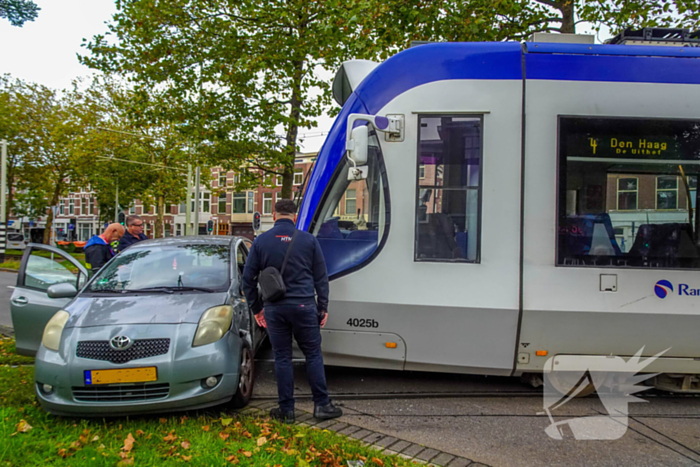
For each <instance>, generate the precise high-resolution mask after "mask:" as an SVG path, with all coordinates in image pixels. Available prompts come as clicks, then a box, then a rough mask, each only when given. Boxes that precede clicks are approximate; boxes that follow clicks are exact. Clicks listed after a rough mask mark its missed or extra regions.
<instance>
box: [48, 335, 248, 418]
mask: <svg viewBox="0 0 700 467" xmlns="http://www.w3.org/2000/svg"><path fill="white" fill-rule="evenodd" d="M196 328H197V325H196V324H190V323H183V324H173V325H165V324H157V325H122V326H104V327H103V326H99V327H90V328H70V329H65V330H64V336H63V338H62V339H61V348H60V349H59V351H58V352H55V351H51V350H48V349H46V348H45V347H44V346H43V345H42V346H41V347H40V349H39V352H38V353H37V359H36V364H35V381H36V393H37V397H38V399H39V401H40V402H41V405H42V407H43V408H44V409H45V410H46V411H48V412H50V413H52V414H56V415H75V416H121V415H132V414H145V413H155V412H170V411H181V410H192V409H199V408H204V407H209V406H213V405H217V404H221V403H224V402H227V401H229V400H230V399H231V398H232V397H233V395H234V394H235V392H236V389H237V386H238V377H239V375H238V364H239V361H240V348H241V338H240V337H239V336H238V335H237V334H236V333H234V332H228V333H226V335H224V337H223V338H222V339H220V340H219V341H217V342H214V343H212V344H207V345H203V346H200V347H194V348H193V347H192V338H193V336H194V333H195V330H196ZM115 331H117V332H116V334H115ZM117 334H119V335H127V336H129V337H130V338H132V339H135V340H138V339H153V338H169V339H170V346H169V348H168V351H167V353H165V354H162V355H158V356H153V357H147V358H139V359H136V360H131V361H129V362H127V363H121V364H115V363H111V362H109V361H105V360H97V359H92V358H81V357H78V356H77V355H76V348H77V344H78V342H79V341H108V340H109V339H111V338H112V337H114V336H115V335H117ZM144 367H156V369H157V380H156V381H153V382H148V383H129V384H108V385H102V384H100V385H97V384H95V385H88V384H86V383H85V371H90V370H109V369H125V368H144ZM210 376H215V377H217V378H218V383H217V384H216V385H215V386H214V387H213V388H208V387H206V386H205V385H204V384H203V381H204V380H205V379H206V378H208V377H210ZM44 384H49V385H51V386H52V390H51V392H50V393H49V394H47V393H45V392H44V391H43V385H44ZM91 391H95V394H99V397H97V396H93V395H88V396H87V397H86V396H85V395H86V394H89V393H90V392H91ZM98 399H99V400H98Z"/></svg>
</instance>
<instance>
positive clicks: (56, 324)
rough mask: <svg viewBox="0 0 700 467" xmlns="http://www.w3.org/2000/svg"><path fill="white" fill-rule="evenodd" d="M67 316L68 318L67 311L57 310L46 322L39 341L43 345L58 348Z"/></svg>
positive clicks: (52, 348) (53, 348) (48, 347)
mask: <svg viewBox="0 0 700 467" xmlns="http://www.w3.org/2000/svg"><path fill="white" fill-rule="evenodd" d="M68 318H70V315H69V314H68V312H67V311H63V310H59V311H57V312H56V314H55V315H53V316H52V317H51V319H50V320H49V322H48V323H46V327H45V328H44V335H43V336H42V337H41V343H42V344H44V347H46V348H47V349H50V350H58V346H59V345H60V344H61V334H62V333H63V327H64V326H65V325H66V321H68Z"/></svg>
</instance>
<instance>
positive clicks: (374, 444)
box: [240, 400, 488, 467]
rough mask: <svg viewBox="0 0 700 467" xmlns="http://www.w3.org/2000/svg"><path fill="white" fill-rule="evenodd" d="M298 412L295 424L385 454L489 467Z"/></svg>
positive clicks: (260, 410)
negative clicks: (333, 433) (326, 432)
mask: <svg viewBox="0 0 700 467" xmlns="http://www.w3.org/2000/svg"><path fill="white" fill-rule="evenodd" d="M275 406H277V402H276V401H268V400H257V401H256V400H253V401H251V402H250V404H248V407H246V408H245V409H243V410H242V411H241V412H240V413H242V414H245V415H254V416H255V415H257V416H264V417H266V416H267V412H268V410H269V409H271V408H272V407H275ZM296 413H297V417H296V424H298V425H306V426H310V427H312V428H319V429H322V430H328V431H333V432H335V433H337V434H339V435H343V436H346V437H348V438H353V439H356V440H358V441H360V442H361V443H362V444H365V445H368V446H370V448H372V449H376V450H378V451H380V452H381V453H382V454H387V455H392V454H394V455H398V456H401V457H403V458H404V459H408V460H412V461H414V462H417V463H419V464H426V465H428V466H433V467H467V466H469V467H488V466H487V465H486V464H481V463H479V462H474V461H473V460H471V459H467V458H466V457H459V456H455V455H453V454H450V453H449V452H443V451H438V450H437V449H432V448H429V447H426V446H423V445H420V444H416V443H412V442H410V441H406V440H403V439H399V438H395V437H393V436H390V435H387V434H384V433H380V432H377V431H372V430H367V429H365V428H362V427H360V426H356V425H351V424H349V423H346V422H343V421H342V417H341V418H340V419H334V420H325V421H321V422H319V421H318V420H316V419H315V418H313V416H312V414H310V413H309V412H306V411H304V410H299V409H297V410H296Z"/></svg>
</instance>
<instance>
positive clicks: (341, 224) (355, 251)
mask: <svg viewBox="0 0 700 467" xmlns="http://www.w3.org/2000/svg"><path fill="white" fill-rule="evenodd" d="M383 164H384V163H383V160H382V157H381V150H380V146H379V141H378V140H377V137H376V134H375V133H374V132H371V133H370V138H369V145H368V158H367V169H368V170H367V178H366V179H364V180H355V181H349V180H348V171H349V168H350V163H349V161H348V159H347V157H344V158H343V160H342V161H341V163H340V166H339V167H338V169H337V170H336V172H335V174H334V178H333V181H332V183H331V185H330V186H329V187H328V189H327V191H326V193H325V195H324V200H323V203H322V205H321V207H320V208H319V210H318V212H317V214H316V218H315V222H314V224H313V226H312V229H311V233H313V234H314V235H315V236H316V238H317V240H318V242H319V244H320V245H321V249H322V250H323V255H324V258H325V260H326V266H327V268H328V275H329V276H333V275H335V274H338V273H340V272H343V271H348V270H351V269H354V268H356V267H358V266H360V265H361V264H363V263H365V261H367V260H368V259H369V258H370V257H371V256H372V254H373V253H374V252H375V251H376V250H377V248H378V246H379V243H380V242H381V239H382V238H383V237H384V235H385V231H386V229H387V228H388V225H389V218H388V215H387V209H386V202H387V200H386V197H385V187H386V173H385V169H384V165H383Z"/></svg>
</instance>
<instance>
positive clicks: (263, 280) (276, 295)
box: [258, 230, 299, 303]
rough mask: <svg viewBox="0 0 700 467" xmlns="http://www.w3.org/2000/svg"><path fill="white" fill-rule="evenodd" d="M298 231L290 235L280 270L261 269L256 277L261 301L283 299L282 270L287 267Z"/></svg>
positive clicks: (285, 290) (271, 268) (270, 267)
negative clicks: (290, 239)
mask: <svg viewBox="0 0 700 467" xmlns="http://www.w3.org/2000/svg"><path fill="white" fill-rule="evenodd" d="M297 232H299V231H298V230H295V231H294V234H293V235H292V241H291V242H290V243H289V246H288V247H287V254H286V255H284V262H283V263H282V269H281V270H279V271H278V270H277V268H276V267H274V266H269V267H266V268H265V269H263V270H262V271H261V272H260V275H259V276H258V284H260V290H261V292H262V299H263V301H265V302H268V303H269V302H276V301H278V300H280V299H281V298H282V297H284V294H285V293H286V292H287V287H286V286H285V285H284V280H283V279H282V274H284V268H286V267H287V261H288V260H289V253H291V251H292V246H293V245H294V240H296V238H297Z"/></svg>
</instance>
